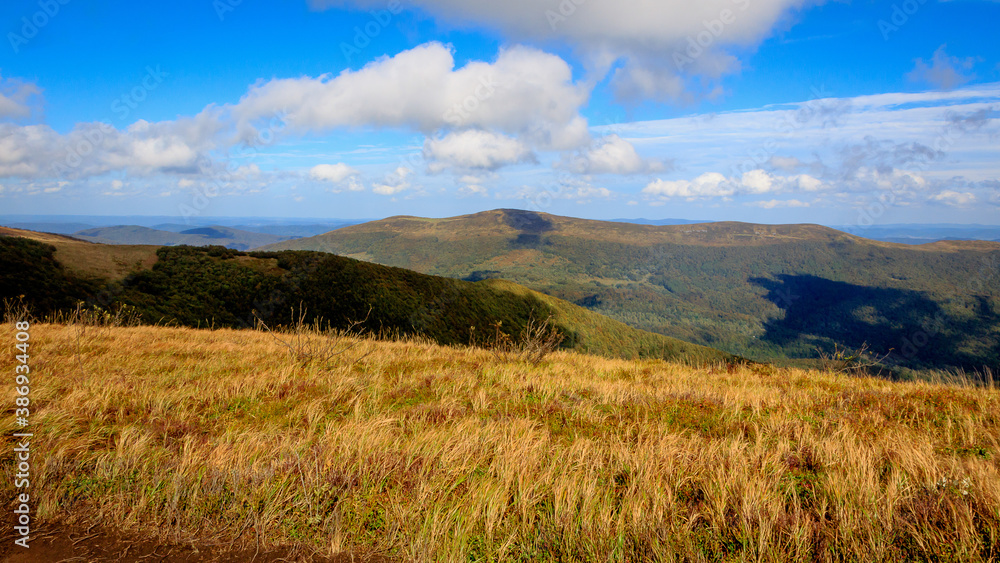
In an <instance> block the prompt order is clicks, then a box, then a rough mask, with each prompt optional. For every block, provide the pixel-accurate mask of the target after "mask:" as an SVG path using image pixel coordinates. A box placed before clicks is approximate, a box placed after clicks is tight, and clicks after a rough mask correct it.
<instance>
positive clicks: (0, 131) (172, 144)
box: [0, 108, 225, 178]
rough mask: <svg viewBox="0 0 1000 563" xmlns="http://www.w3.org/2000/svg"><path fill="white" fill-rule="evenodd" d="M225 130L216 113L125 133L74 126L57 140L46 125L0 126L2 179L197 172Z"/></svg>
mask: <svg viewBox="0 0 1000 563" xmlns="http://www.w3.org/2000/svg"><path fill="white" fill-rule="evenodd" d="M224 128H225V124H224V123H222V122H221V121H220V119H219V111H218V110H217V109H216V108H209V109H206V110H205V111H203V112H201V113H199V114H198V115H196V116H194V117H184V118H180V119H177V120H175V121H162V122H158V123H150V122H147V121H144V120H139V121H136V122H135V123H133V124H132V125H130V126H129V127H128V128H126V129H125V130H120V129H116V128H115V127H112V126H111V125H108V124H106V123H78V124H77V125H76V127H74V128H73V130H71V131H70V132H69V133H66V134H59V133H57V132H56V131H55V130H53V129H52V128H51V127H49V126H48V125H16V124H13V123H0V177H5V176H21V177H26V178H31V177H58V178H78V177H85V176H97V175H100V174H104V173H106V172H109V171H113V170H127V171H129V172H130V173H134V174H149V173H153V172H196V171H198V168H199V166H198V163H199V160H201V159H204V158H207V156H206V155H207V153H208V152H209V151H211V150H212V149H215V148H217V147H218V146H219V143H220V141H219V134H220V133H221V132H222V131H223V130H224ZM206 162H207V160H206Z"/></svg>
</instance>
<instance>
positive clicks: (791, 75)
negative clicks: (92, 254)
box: [0, 0, 1000, 227]
mask: <svg viewBox="0 0 1000 563" xmlns="http://www.w3.org/2000/svg"><path fill="white" fill-rule="evenodd" d="M998 21H1000V2H998V1H986V0H951V1H938V0H905V1H853V2H852V1H828V2H821V1H808V0H703V1H699V2H697V3H695V2H689V1H686V0H660V1H657V2H651V1H648V0H506V1H505V2H496V1H490V2H485V1H470V0H286V1H284V2H277V1H271V2H266V1H264V0H198V1H185V0H179V1H176V2H150V3H143V2H116V1H101V0H93V1H89V2H84V1H83V0H33V1H27V0H25V1H22V0H7V1H5V2H4V4H3V6H2V7H0V32H2V33H3V35H4V37H3V41H2V42H0V212H2V213H4V214H67V215H83V214H93V215H157V216H177V217H181V218H183V219H184V220H187V221H193V220H195V219H196V218H197V217H201V216H213V217H218V216H233V217H240V216H248V217H249V216H254V217H314V218H344V219H356V218H377V217H387V216H392V215H419V216H429V217H447V216H454V215H461V214H466V213H474V212H478V211H483V210H487V209H496V208H517V209H527V210H533V211H543V212H548V213H554V214H558V215H568V216H574V217H586V218H593V219H612V218H646V219H663V218H680V219H700V220H738V221H748V222H759V223H821V224H828V225H830V224H833V225H852V226H861V227H863V226H867V225H873V224H892V223H980V224H992V225H997V224H1000V213H998V211H1000V120H998V119H997V118H998V117H1000V41H997V40H996V32H995V29H996V22H998Z"/></svg>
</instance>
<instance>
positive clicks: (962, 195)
mask: <svg viewBox="0 0 1000 563" xmlns="http://www.w3.org/2000/svg"><path fill="white" fill-rule="evenodd" d="M931 200H932V201H937V202H940V203H943V204H945V205H950V206H952V207H968V206H969V204H971V203H974V202H975V201H976V196H975V195H974V194H973V193H972V192H957V191H954V190H945V191H943V192H941V193H938V194H935V195H933V196H931Z"/></svg>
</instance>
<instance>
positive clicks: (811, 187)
mask: <svg viewBox="0 0 1000 563" xmlns="http://www.w3.org/2000/svg"><path fill="white" fill-rule="evenodd" d="M826 188H827V186H826V185H825V184H824V183H823V182H822V181H821V180H819V179H817V178H814V177H812V176H810V175H808V174H797V175H794V176H778V175H774V174H771V173H770V172H767V171H765V170H760V169H757V170H751V171H749V172H746V173H744V174H743V175H741V176H738V177H729V178H727V177H726V176H724V175H722V174H719V173H718V172H706V173H704V174H702V175H700V176H698V177H697V178H694V179H693V180H661V179H656V180H653V181H652V182H650V183H649V184H647V185H646V187H645V188H643V189H642V193H643V194H645V195H646V196H648V197H652V198H659V199H670V198H685V199H688V200H694V199H699V198H712V197H722V198H729V197H732V196H735V195H743V194H747V195H760V194H768V193H784V192H815V191H819V190H823V189H826Z"/></svg>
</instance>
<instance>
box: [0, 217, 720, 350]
mask: <svg viewBox="0 0 1000 563" xmlns="http://www.w3.org/2000/svg"><path fill="white" fill-rule="evenodd" d="M0 235H7V236H0V266H2V270H0V297H3V298H12V297H17V296H22V295H23V296H24V299H25V301H26V302H27V303H28V304H29V305H31V306H33V308H34V309H35V313H36V314H39V315H42V314H46V313H51V312H54V311H57V310H67V309H70V308H72V307H74V306H75V305H76V303H77V302H79V301H83V302H85V303H86V304H88V306H96V307H100V308H101V309H102V310H114V309H116V308H118V307H121V306H127V307H129V308H131V310H133V311H134V312H135V314H137V315H138V316H139V317H141V319H142V320H143V321H144V322H146V323H150V324H152V323H176V324H179V325H184V326H215V327H235V328H239V327H251V326H255V324H256V319H257V317H259V318H260V319H262V320H264V321H265V322H266V323H267V324H269V325H270V326H277V325H283V326H289V325H292V324H294V323H295V322H296V321H297V320H298V315H299V313H300V312H303V311H304V312H305V314H306V317H305V322H307V323H310V322H313V321H316V320H320V321H321V322H323V323H329V325H330V326H331V327H333V328H346V327H349V326H351V325H352V322H354V321H363V323H362V324H361V326H360V328H361V329H363V330H366V331H369V332H379V333H381V332H385V331H388V332H389V333H392V334H399V335H407V334H409V335H419V336H423V337H426V338H429V339H431V340H433V341H435V342H437V343H440V344H453V345H454V344H460V345H468V344H484V343H486V342H485V339H487V338H488V336H489V335H490V334H494V335H495V330H496V323H499V327H500V328H499V330H500V331H501V332H502V333H503V334H506V335H508V336H510V337H517V336H518V335H519V334H521V332H522V331H523V330H524V329H525V327H526V326H527V325H528V323H529V322H531V321H532V320H534V321H542V320H545V319H548V318H550V319H551V322H552V323H553V326H554V328H555V329H556V330H557V331H559V332H560V333H561V334H562V335H563V337H564V341H563V346H564V347H565V348H568V349H574V350H578V351H581V352H590V353H596V354H601V355H605V356H608V357H622V358H637V357H653V358H664V359H672V360H678V361H687V362H691V363H704V362H728V361H737V360H738V358H734V357H733V356H732V355H730V354H727V353H724V352H720V351H718V350H714V349H711V348H708V347H704V346H699V345H695V344H690V343H687V342H683V341H680V340H677V339H674V338H669V337H666V336H663V335H660V334H654V333H650V332H644V331H641V330H638V329H635V328H632V327H629V326H627V325H625V324H623V323H620V322H618V321H615V320H613V319H609V318H607V317H604V316H602V315H600V314H598V313H595V312H592V311H588V310H586V309H584V308H581V307H579V306H576V305H573V304H571V303H568V302H566V301H563V300H560V299H556V298H553V297H551V296H547V295H542V294H540V293H537V292H534V291H531V290H529V289H527V288H524V287H520V286H517V285H516V284H512V283H510V282H505V281H502V280H486V281H482V282H479V283H474V282H469V281H463V280H456V279H452V278H444V277H438V276H431V275H426V274H420V273H417V272H413V271H410V270H405V269H402V268H394V267H386V266H380V265H376V264H372V263H368V262H363V261H358V260H354V259H350V258H343V257H340V256H334V255H331V254H327V253H321V252H301V251H280V252H253V253H245V252H240V251H236V250H232V249H228V248H224V247H221V246H210V247H191V246H177V247H159V248H156V247H133V252H137V253H143V254H142V256H143V258H142V260H139V261H137V262H136V263H135V264H132V265H131V266H129V267H130V269H129V270H127V271H119V270H113V269H112V270H108V268H105V267H103V266H99V265H101V264H105V265H107V264H115V263H117V262H116V260H117V256H118V254H117V252H118V251H119V249H120V248H121V247H119V246H113V245H102V244H95V243H89V242H83V241H78V240H74V239H72V238H70V237H65V236H61V235H48V234H44V233H31V232H28V231H14V230H11V229H6V230H4V231H0ZM149 254H151V255H152V258H153V260H152V261H150V260H149ZM69 264H74V266H72V267H70V266H69ZM81 264H91V267H90V269H85V268H81V267H80V265H81ZM125 265H126V266H127V264H125ZM255 315H256V316H255ZM477 329H478V332H477Z"/></svg>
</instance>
